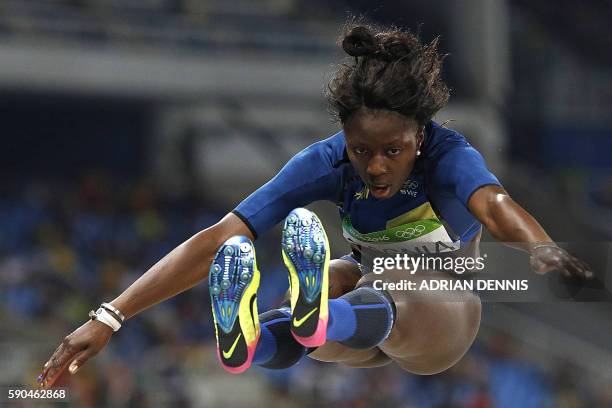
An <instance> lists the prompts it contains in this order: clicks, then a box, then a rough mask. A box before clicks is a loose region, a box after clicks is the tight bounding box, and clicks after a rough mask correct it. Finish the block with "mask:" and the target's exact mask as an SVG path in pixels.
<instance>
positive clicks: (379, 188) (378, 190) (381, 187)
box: [368, 184, 391, 198]
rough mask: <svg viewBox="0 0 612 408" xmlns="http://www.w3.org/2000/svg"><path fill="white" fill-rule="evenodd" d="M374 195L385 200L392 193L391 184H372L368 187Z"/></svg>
mask: <svg viewBox="0 0 612 408" xmlns="http://www.w3.org/2000/svg"><path fill="white" fill-rule="evenodd" d="M368 188H369V189H370V192H371V193H372V195H373V196H374V197H376V198H384V197H386V196H387V195H389V192H390V191H391V185H390V184H370V185H369V186H368Z"/></svg>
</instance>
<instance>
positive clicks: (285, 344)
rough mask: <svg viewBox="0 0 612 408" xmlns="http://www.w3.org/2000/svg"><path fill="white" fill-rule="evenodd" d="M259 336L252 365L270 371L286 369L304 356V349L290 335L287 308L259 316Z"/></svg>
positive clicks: (289, 313) (289, 315) (289, 314)
mask: <svg viewBox="0 0 612 408" xmlns="http://www.w3.org/2000/svg"><path fill="white" fill-rule="evenodd" d="M259 324H260V328H261V335H260V336H259V342H258V343H257V347H256V348H255V355H254V356H253V364H256V365H259V366H262V367H265V368H272V369H282V368H288V367H291V366H292V365H294V364H296V363H297V362H298V361H300V360H301V358H302V357H304V355H306V351H307V350H306V347H304V346H302V345H301V344H300V343H298V342H297V341H296V340H295V339H294V338H293V336H292V335H291V331H290V326H291V312H290V309H289V308H287V307H284V308H280V309H273V310H269V311H267V312H265V313H262V314H260V315H259Z"/></svg>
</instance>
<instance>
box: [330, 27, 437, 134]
mask: <svg viewBox="0 0 612 408" xmlns="http://www.w3.org/2000/svg"><path fill="white" fill-rule="evenodd" d="M438 39H439V37H438V38H436V39H434V40H433V41H432V42H431V43H429V44H421V42H420V40H419V38H418V36H415V35H413V34H411V33H410V32H407V31H403V30H401V29H399V28H396V27H388V28H382V27H379V26H376V25H373V24H359V23H355V22H349V23H347V24H346V26H345V27H344V32H343V35H342V36H341V37H340V41H341V44H342V48H343V49H344V51H345V52H346V53H347V54H348V55H350V56H352V57H355V58H354V60H353V61H352V62H350V63H344V64H342V65H340V67H339V68H338V70H337V71H336V73H335V74H334V77H333V78H332V79H331V81H330V82H329V84H328V86H327V90H326V97H327V100H328V103H329V109H330V111H331V113H332V116H333V117H334V119H335V120H336V121H338V120H339V121H340V123H342V124H344V123H346V121H347V120H348V119H349V118H350V116H351V115H352V114H353V113H355V112H356V111H357V110H359V109H360V108H361V107H362V106H365V107H367V108H370V109H383V110H390V111H395V112H398V113H401V114H402V115H405V116H407V117H409V118H414V119H415V120H416V122H417V123H418V124H419V125H420V126H423V125H425V124H426V123H427V122H428V121H429V120H430V119H431V118H432V117H433V116H434V115H435V114H436V112H438V111H439V110H440V109H441V108H442V107H443V106H444V105H445V104H446V102H448V97H449V90H448V87H447V86H446V84H445V83H444V81H443V80H442V78H441V77H440V70H441V67H442V61H443V60H444V58H445V57H446V55H440V54H438Z"/></svg>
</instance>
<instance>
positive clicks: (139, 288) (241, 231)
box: [39, 213, 254, 388]
mask: <svg viewBox="0 0 612 408" xmlns="http://www.w3.org/2000/svg"><path fill="white" fill-rule="evenodd" d="M234 235H246V236H247V237H249V239H251V240H253V238H254V237H253V234H252V233H251V231H250V230H249V228H248V227H247V226H246V224H245V223H244V222H243V221H242V220H240V218H238V216H236V215H235V214H233V213H229V214H228V215H226V216H225V217H224V218H223V219H222V220H221V221H219V222H218V223H217V224H215V225H213V226H211V227H210V228H207V229H205V230H203V231H200V232H199V233H197V234H195V235H194V236H193V237H191V238H190V239H188V240H187V241H185V242H184V243H182V244H181V245H179V246H178V247H176V248H175V249H174V250H173V251H172V252H170V253H169V254H168V255H166V256H165V257H164V258H162V259H161V260H160V261H159V262H157V263H156V264H155V265H153V266H152V267H151V268H150V269H149V270H148V271H147V272H146V273H144V274H143V275H142V276H141V277H140V278H139V279H138V280H136V281H135V282H134V283H133V284H132V285H130V286H129V287H128V288H127V289H126V290H125V291H124V292H123V293H122V294H121V295H119V296H118V297H117V298H116V299H114V300H113V301H111V302H110V303H111V304H112V305H113V306H115V307H116V308H117V309H119V310H120V311H121V312H122V313H123V314H124V315H125V318H126V320H127V319H129V318H130V317H132V316H134V315H136V314H137V313H139V312H141V311H143V310H145V309H147V308H148V307H150V306H153V305H155V304H156V303H159V302H161V301H163V300H165V299H168V298H170V297H172V296H174V295H177V294H179V293H181V292H183V291H185V290H187V289H189V288H191V287H193V286H195V285H196V284H198V283H199V282H201V281H202V280H204V279H205V278H206V277H207V276H208V271H209V268H210V265H211V263H212V259H213V257H214V255H215V252H216V251H217V249H218V248H219V247H220V246H221V245H222V244H223V242H225V241H226V240H227V239H228V238H230V237H232V236H234ZM112 333H113V331H112V329H111V328H110V327H108V326H107V325H105V324H103V323H100V322H98V321H96V320H89V321H88V322H86V323H85V324H83V325H82V326H81V327H79V328H78V329H76V330H75V331H74V332H72V333H71V334H69V335H68V336H66V337H65V338H64V340H63V341H62V342H61V344H60V345H59V347H58V348H57V349H56V350H55V352H54V353H53V355H52V356H51V358H50V359H49V360H48V361H47V363H46V364H45V366H44V368H43V373H42V374H41V376H40V377H39V381H40V383H41V386H42V387H44V388H49V387H51V386H52V385H53V383H54V382H55V381H56V380H57V379H58V378H59V376H60V375H61V374H62V372H63V371H64V370H65V369H66V368H67V367H68V365H69V364H70V372H71V373H72V374H74V373H75V372H76V370H77V369H78V368H79V367H81V366H82V365H83V364H84V363H85V362H86V361H87V360H88V359H90V358H91V357H93V356H95V355H96V354H98V353H99V352H100V350H102V348H104V346H106V344H107V343H108V341H109V340H110V337H111V335H112Z"/></svg>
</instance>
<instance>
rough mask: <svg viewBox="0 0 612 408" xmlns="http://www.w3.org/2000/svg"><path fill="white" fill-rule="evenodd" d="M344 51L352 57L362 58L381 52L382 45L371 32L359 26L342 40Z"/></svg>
mask: <svg viewBox="0 0 612 408" xmlns="http://www.w3.org/2000/svg"><path fill="white" fill-rule="evenodd" d="M342 49H344V52H346V53H347V54H348V55H350V56H352V57H361V56H364V55H370V54H373V53H375V52H377V51H379V50H380V45H379V44H378V42H377V40H376V38H375V37H374V35H373V34H372V32H371V31H370V30H368V29H367V28H366V27H363V26H357V27H354V28H353V29H351V31H350V32H349V33H348V34H347V35H346V37H344V40H342Z"/></svg>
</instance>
